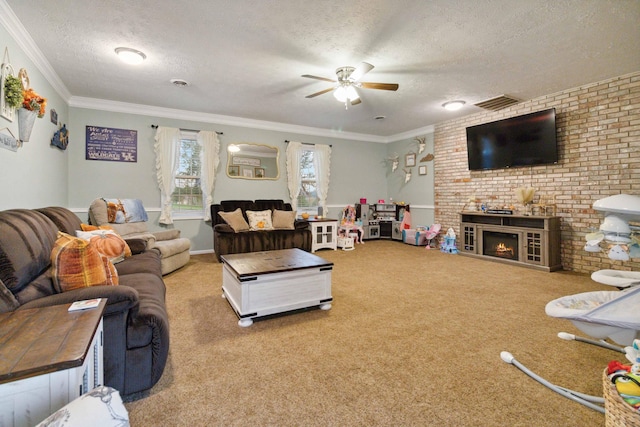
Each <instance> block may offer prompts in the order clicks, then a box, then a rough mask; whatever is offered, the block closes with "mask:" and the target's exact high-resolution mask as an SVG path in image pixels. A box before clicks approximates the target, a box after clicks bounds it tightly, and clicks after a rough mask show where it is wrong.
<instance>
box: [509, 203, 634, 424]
mask: <svg viewBox="0 0 640 427" xmlns="http://www.w3.org/2000/svg"><path fill="white" fill-rule="evenodd" d="M593 207H594V209H596V210H601V211H605V212H606V213H605V221H604V223H603V224H602V225H601V226H600V231H601V232H602V234H603V239H600V240H599V241H598V242H597V243H599V242H600V241H601V240H604V241H606V242H609V243H611V242H613V243H615V245H618V244H619V243H620V242H624V243H630V242H631V241H632V239H631V237H632V234H633V232H632V230H631V227H630V226H629V224H628V222H629V221H632V222H638V221H640V197H638V196H630V195H626V194H621V195H618V196H611V197H607V198H604V199H601V200H598V201H597V202H596V203H594V205H593ZM612 224H615V225H613V226H612ZM595 244H596V243H595V242H594V241H593V233H591V235H589V236H588V237H587V246H586V247H585V248H586V249H587V250H589V249H591V250H590V251H593V247H594V246H595ZM616 254H617V252H616ZM609 256H610V257H611V258H612V259H619V258H614V256H616V257H617V255H612V254H611V252H610V253H609ZM591 278H592V279H593V280H595V281H596V282H598V283H602V284H605V285H609V286H615V287H617V288H618V289H621V290H619V291H596V292H584V293H580V294H576V295H568V296H564V297H561V298H558V299H555V300H553V301H551V302H549V303H548V304H547V305H546V307H545V312H546V313H547V315H549V316H551V317H558V318H563V319H568V320H570V321H571V322H572V323H573V324H574V326H576V327H577V328H578V329H579V330H580V331H582V332H584V333H585V334H587V335H589V336H591V337H593V338H596V339H597V340H594V339H589V338H583V337H578V336H575V335H573V334H569V333H566V332H560V333H559V334H558V337H560V338H562V339H565V340H575V341H580V342H585V343H588V344H593V345H597V346H599V347H603V348H607V349H610V350H615V351H619V352H621V353H623V354H625V353H626V352H625V349H624V348H622V347H619V346H616V345H613V344H610V343H608V342H606V341H604V340H605V339H606V338H609V339H610V340H612V341H613V342H615V343H617V344H620V345H621V346H631V345H632V344H633V341H634V339H636V338H640V286H639V285H640V272H634V271H616V270H600V271H596V272H595V273H593V274H592V275H591ZM500 357H501V358H502V360H503V361H504V362H506V363H510V364H513V365H514V366H516V367H517V368H518V369H520V370H521V371H523V372H524V373H525V374H527V375H529V376H530V377H531V378H533V379H534V380H536V381H538V382H540V383H541V384H543V385H544V386H546V387H548V388H550V389H551V390H553V391H555V392H557V393H559V394H561V395H562V396H564V397H566V398H568V399H571V400H573V401H575V402H578V403H580V404H582V405H585V406H587V407H589V408H591V409H594V410H596V411H599V412H602V413H604V412H605V410H604V408H603V407H602V406H601V405H603V404H604V398H603V397H600V396H591V395H587V394H583V393H580V392H577V391H574V390H570V389H567V388H564V387H561V386H558V385H556V384H553V383H551V382H549V381H547V380H545V379H544V378H542V377H540V376H539V375H537V374H536V373H534V372H532V371H531V370H529V369H528V368H527V367H525V366H524V365H522V364H521V363H520V362H518V361H517V360H516V359H515V358H514V357H513V355H512V354H511V353H509V352H506V351H503V352H501V353H500Z"/></svg>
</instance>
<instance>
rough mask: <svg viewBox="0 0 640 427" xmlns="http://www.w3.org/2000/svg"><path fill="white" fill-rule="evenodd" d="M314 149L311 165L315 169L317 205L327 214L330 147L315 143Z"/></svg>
mask: <svg viewBox="0 0 640 427" xmlns="http://www.w3.org/2000/svg"><path fill="white" fill-rule="evenodd" d="M314 151H315V152H314V155H313V167H314V169H315V171H316V186H317V187H316V191H317V193H318V205H319V206H321V207H322V214H323V215H324V216H327V214H328V211H327V195H328V194H329V176H330V175H331V147H330V146H328V145H323V144H316V145H315V149H314Z"/></svg>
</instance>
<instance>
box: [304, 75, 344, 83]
mask: <svg viewBox="0 0 640 427" xmlns="http://www.w3.org/2000/svg"><path fill="white" fill-rule="evenodd" d="M302 77H306V78H308V79H316V80H322V81H325V82H332V83H335V82H336V80H333V79H328V78H326V77H318V76H312V75H311V74H303V75H302Z"/></svg>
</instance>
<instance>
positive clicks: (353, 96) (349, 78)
mask: <svg viewBox="0 0 640 427" xmlns="http://www.w3.org/2000/svg"><path fill="white" fill-rule="evenodd" d="M372 69H373V65H371V64H369V63H367V62H362V63H360V65H358V66H357V67H339V68H338V69H336V77H337V80H334V79H328V78H326V77H318V76H312V75H310V74H303V75H302V77H306V78H309V79H316V80H322V81H325V82H332V83H336V84H335V85H334V86H332V87H330V88H327V89H324V90H321V91H320V92H316V93H312V94H311V95H307V96H306V98H314V97H316V96H318V95H322V94H324V93H327V92H331V91H333V96H334V97H335V98H336V99H337V100H338V101H340V102H344V104H345V108H346V107H347V106H348V105H349V103H351V105H357V104H360V103H361V102H362V101H361V100H360V96H359V95H358V91H357V90H356V88H362V89H381V90H394V91H395V90H398V87H399V86H398V84H397V83H372V82H361V81H360V79H361V78H362V77H363V76H364V75H365V74H367V73H368V72H369V71H371V70H372Z"/></svg>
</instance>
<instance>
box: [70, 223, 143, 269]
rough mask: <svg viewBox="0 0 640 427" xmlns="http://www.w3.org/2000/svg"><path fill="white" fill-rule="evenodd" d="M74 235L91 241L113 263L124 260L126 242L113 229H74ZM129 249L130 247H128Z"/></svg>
mask: <svg viewBox="0 0 640 427" xmlns="http://www.w3.org/2000/svg"><path fill="white" fill-rule="evenodd" d="M76 236H77V237H79V238H81V239H83V240H86V241H88V242H91V243H92V244H93V246H95V248H96V249H97V250H98V252H100V254H101V255H103V256H106V257H107V258H109V261H111V262H112V263H114V264H117V263H119V262H120V261H123V260H124V257H125V248H126V247H127V243H126V242H125V241H124V240H123V239H122V237H120V236H119V235H118V234H117V233H116V232H115V231H112V230H94V231H80V230H78V231H76ZM129 251H131V249H129Z"/></svg>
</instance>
